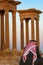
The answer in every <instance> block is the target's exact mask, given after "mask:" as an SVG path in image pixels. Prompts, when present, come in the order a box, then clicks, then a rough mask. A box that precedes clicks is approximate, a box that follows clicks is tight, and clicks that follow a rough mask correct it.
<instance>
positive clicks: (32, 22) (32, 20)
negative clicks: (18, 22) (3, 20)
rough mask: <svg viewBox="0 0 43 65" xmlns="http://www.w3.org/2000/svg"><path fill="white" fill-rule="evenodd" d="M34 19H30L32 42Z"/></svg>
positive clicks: (32, 37)
mask: <svg viewBox="0 0 43 65" xmlns="http://www.w3.org/2000/svg"><path fill="white" fill-rule="evenodd" d="M34 36H35V35H34V18H31V39H32V40H34V39H35V37H34Z"/></svg>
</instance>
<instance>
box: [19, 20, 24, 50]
mask: <svg viewBox="0 0 43 65" xmlns="http://www.w3.org/2000/svg"><path fill="white" fill-rule="evenodd" d="M20 23H21V49H23V48H24V25H23V19H21V20H20Z"/></svg>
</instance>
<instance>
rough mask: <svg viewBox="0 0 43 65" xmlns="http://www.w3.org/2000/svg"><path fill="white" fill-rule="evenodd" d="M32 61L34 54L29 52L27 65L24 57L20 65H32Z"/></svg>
mask: <svg viewBox="0 0 43 65" xmlns="http://www.w3.org/2000/svg"><path fill="white" fill-rule="evenodd" d="M32 59H33V54H32V53H31V52H29V54H28V55H27V60H26V61H25V63H24V62H23V60H22V57H21V59H20V62H19V65H32Z"/></svg>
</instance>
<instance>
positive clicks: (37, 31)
mask: <svg viewBox="0 0 43 65" xmlns="http://www.w3.org/2000/svg"><path fill="white" fill-rule="evenodd" d="M36 40H37V46H38V47H39V19H37V20H36Z"/></svg>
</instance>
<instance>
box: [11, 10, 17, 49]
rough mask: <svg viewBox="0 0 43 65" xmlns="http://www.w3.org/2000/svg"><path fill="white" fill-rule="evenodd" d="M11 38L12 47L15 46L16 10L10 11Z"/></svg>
mask: <svg viewBox="0 0 43 65" xmlns="http://www.w3.org/2000/svg"><path fill="white" fill-rule="evenodd" d="M12 31H13V35H12V40H13V49H15V48H16V12H15V11H13V12H12Z"/></svg>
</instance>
